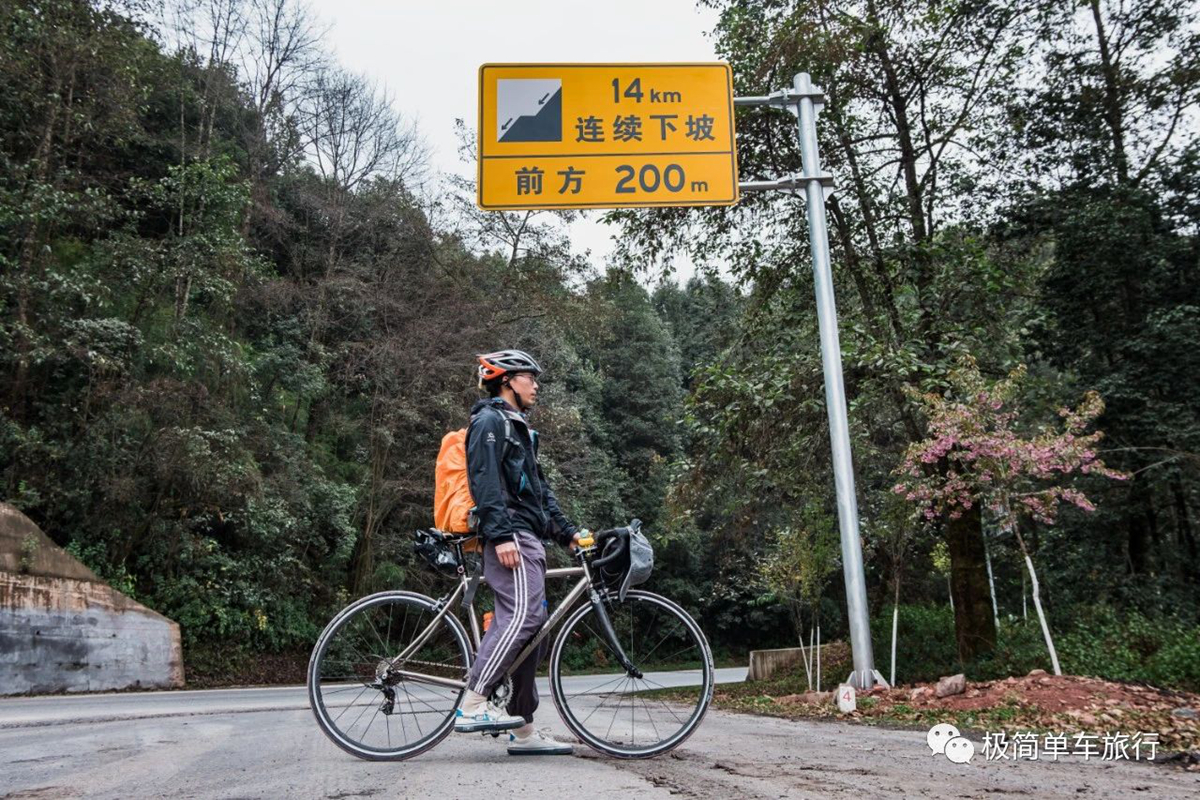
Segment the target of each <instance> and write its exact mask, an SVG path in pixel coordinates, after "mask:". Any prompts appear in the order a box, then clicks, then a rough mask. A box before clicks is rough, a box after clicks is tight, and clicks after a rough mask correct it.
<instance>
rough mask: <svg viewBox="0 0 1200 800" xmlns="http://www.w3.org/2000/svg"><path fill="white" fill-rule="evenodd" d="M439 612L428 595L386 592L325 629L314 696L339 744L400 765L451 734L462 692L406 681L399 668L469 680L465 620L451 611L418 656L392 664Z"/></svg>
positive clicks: (311, 675) (312, 672) (311, 668)
mask: <svg viewBox="0 0 1200 800" xmlns="http://www.w3.org/2000/svg"><path fill="white" fill-rule="evenodd" d="M436 615H437V610H436V606H435V604H434V601H433V600H431V599H429V598H428V597H425V596H423V595H419V594H414V593H411V592H381V593H379V594H374V595H371V596H369V597H364V598H363V599H361V600H359V601H357V602H355V603H352V604H351V605H349V606H347V607H346V608H345V609H344V610H342V611H341V612H340V613H339V614H338V615H337V616H336V617H334V619H333V620H332V621H331V622H330V623H329V625H327V626H326V628H325V630H324V632H322V634H321V636H320V638H319V639H318V640H317V644H316V646H315V647H313V652H312V656H311V658H310V659H309V662H308V697H309V704H310V705H311V706H312V710H313V714H314V715H315V716H316V718H317V724H318V725H320V727H321V730H322V731H324V732H325V735H326V736H328V737H329V738H330V739H332V740H333V742H334V744H336V745H337V746H338V747H340V748H342V749H343V750H345V751H346V752H347V753H350V754H352V755H355V756H357V757H359V758H363V759H367V760H371V761H398V760H401V759H405V758H412V757H413V756H416V755H419V754H421V753H423V752H425V751H426V750H428V749H429V748H431V747H433V746H434V745H435V744H437V743H438V742H440V741H441V740H442V739H443V738H444V737H445V736H446V735H447V734H448V733H449V732H450V730H451V729H452V728H453V726H454V710H455V709H456V708H457V707H458V703H459V700H460V698H461V696H462V692H463V690H462V689H458V688H453V687H447V686H439V685H436V684H432V683H427V682H416V681H413V680H411V679H407V680H406V679H404V678H402V677H400V676H399V675H397V674H396V673H395V669H396V668H399V669H403V670H408V671H410V672H419V673H422V674H424V675H430V676H435V677H442V678H451V679H454V680H460V681H465V680H466V676H467V672H468V670H469V669H470V666H471V656H470V651H469V648H468V645H467V634H466V631H464V630H463V627H462V623H460V622H459V621H458V619H456V618H455V617H454V616H453V615H449V614H447V615H446V616H445V617H443V618H442V619H441V620H440V621H439V622H438V625H437V627H436V628H435V629H434V630H433V633H432V635H431V636H430V637H429V638H428V640H427V641H425V642H424V644H422V645H421V647H420V648H418V649H417V650H416V652H414V653H413V654H412V655H411V656H410V657H409V658H407V659H405V660H404V661H403V662H397V663H395V664H392V665H390V667H389V662H390V661H391V660H392V659H394V658H395V657H396V656H398V655H399V654H400V653H402V652H404V650H405V649H406V648H407V647H408V646H409V645H410V644H411V643H412V642H413V641H415V640H416V639H417V638H418V637H419V636H420V635H421V634H422V632H423V631H425V629H426V628H427V627H428V626H429V624H430V623H431V622H432V621H433V619H434V617H435V616H436Z"/></svg>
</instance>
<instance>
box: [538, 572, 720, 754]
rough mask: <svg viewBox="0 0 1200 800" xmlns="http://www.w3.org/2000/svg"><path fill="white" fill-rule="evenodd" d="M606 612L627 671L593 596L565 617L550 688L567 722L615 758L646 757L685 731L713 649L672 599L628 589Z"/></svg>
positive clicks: (705, 686)
mask: <svg viewBox="0 0 1200 800" xmlns="http://www.w3.org/2000/svg"><path fill="white" fill-rule="evenodd" d="M607 614H608V616H609V619H610V621H611V623H612V627H613V630H614V631H615V632H616V636H617V641H618V643H619V644H620V645H621V649H622V650H624V651H625V655H626V656H627V657H628V658H629V660H630V661H631V662H632V663H633V665H634V666H635V667H636V668H637V670H638V671H639V672H640V673H641V677H634V676H631V675H629V674H628V673H627V672H626V670H625V668H624V667H622V666H621V664H620V661H619V660H618V658H617V655H616V652H615V651H614V649H613V648H612V646H611V645H610V644H609V640H608V638H607V637H606V636H605V635H604V633H603V630H604V626H603V623H602V622H601V620H600V619H598V618H597V616H596V611H595V609H594V608H593V607H592V606H591V604H590V603H589V604H586V605H583V606H580V607H579V608H578V609H576V610H575V611H574V613H572V614H571V616H570V617H569V618H568V619H567V621H566V622H565V623H564V624H563V627H562V630H561V631H559V634H558V636H557V637H556V639H555V641H554V649H553V651H552V652H551V654H550V689H551V693H552V694H553V696H554V704H555V705H556V706H557V707H558V712H559V714H560V715H561V716H562V718H563V722H564V723H566V725H567V727H568V728H570V729H571V731H572V732H573V733H574V734H575V735H576V736H578V737H579V738H580V740H582V741H583V742H586V743H587V744H588V745H590V746H591V747H593V748H595V749H596V750H599V751H600V752H602V753H606V754H608V755H611V756H616V757H617V758H649V757H651V756H656V755H660V754H662V753H665V752H667V751H669V750H672V749H674V748H675V747H677V746H679V744H680V743H682V742H683V741H684V740H685V739H687V737H689V736H691V735H692V733H693V732H694V731H695V730H696V728H697V727H698V726H699V725H700V721H701V720H702V719H703V718H704V713H705V711H707V710H708V705H709V703H710V702H711V701H712V692H713V664H712V651H711V650H710V649H709V646H708V640H707V639H705V638H704V633H703V632H702V631H701V630H700V626H699V625H697V624H696V622H695V620H693V619H692V618H691V617H690V616H688V613H687V612H686V611H684V610H683V609H682V608H680V607H679V606H678V605H676V604H675V603H673V602H672V601H670V600H668V599H666V598H665V597H661V596H659V595H656V594H652V593H651V592H642V591H631V592H629V593H628V594H627V595H626V596H625V600H624V601H623V602H614V603H612V605H610V606H608V607H607Z"/></svg>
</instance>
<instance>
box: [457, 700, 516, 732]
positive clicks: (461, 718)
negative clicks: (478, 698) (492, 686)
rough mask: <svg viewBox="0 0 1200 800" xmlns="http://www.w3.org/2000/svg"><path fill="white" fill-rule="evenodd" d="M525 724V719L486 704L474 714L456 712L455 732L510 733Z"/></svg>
mask: <svg viewBox="0 0 1200 800" xmlns="http://www.w3.org/2000/svg"><path fill="white" fill-rule="evenodd" d="M524 724H525V718H524V717H516V716H513V715H512V714H509V713H508V712H506V711H505V710H504V709H503V708H500V706H498V705H496V704H495V703H492V702H488V703H485V704H484V705H482V706H480V707H479V708H478V709H476V710H475V711H473V712H472V711H467V712H466V713H463V710H462V709H461V708H459V709H456V710H455V712H454V730H456V731H458V732H459V733H479V732H481V731H508V730H512V729H513V728H519V727H521V726H522V725H524Z"/></svg>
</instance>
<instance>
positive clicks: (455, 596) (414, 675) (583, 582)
mask: <svg viewBox="0 0 1200 800" xmlns="http://www.w3.org/2000/svg"><path fill="white" fill-rule="evenodd" d="M576 575H578V576H580V579H579V582H578V583H576V584H575V586H574V587H572V589H571V591H570V592H568V593H567V596H566V597H564V598H563V600H562V602H561V603H559V604H558V605H557V606H556V607H555V609H554V613H553V614H551V615H550V617H549V618H548V619H547V620H546V623H545V624H544V625H542V627H541V629H540V630H539V631H538V632H537V634H536V635H535V636H534V637H533V639H531V640H530V642H529V644H527V645H525V648H524V649H523V650H521V652H520V654H519V655H518V656H517V658H516V660H515V661H513V663H512V666H511V667H509V668H508V672H507V673H505V674H506V675H508V676H511V675H512V673H513V670H515V669H516V668H517V667H518V666H520V665H521V664H522V663H524V661H525V659H526V658H528V657H529V656H530V655H532V654H533V652H534V651H535V650H536V649H537V647H538V645H540V644H541V643H542V640H544V639H545V638H546V637H547V636H548V635H549V634H550V631H552V630H554V628H555V626H557V625H558V623H559V622H561V621H562V618H563V617H565V616H566V615H567V613H568V612H569V611H571V609H572V608H574V606H575V603H576V602H578V600H579V598H581V597H583V596H584V595H585V594H587V592H588V590H589V589H590V588H591V585H592V578H591V575H590V573H589V572H588V569H587V566H586V565H584V566H579V567H562V568H558V569H548V570H546V578H547V580H549V579H551V578H571V577H575V576H576ZM479 582H480V583H487V579H486V578H484V577H483V576H482V575H480V576H479ZM469 585H470V579H468V578H467V576H466V574H465V573H460V574H459V576H458V586H456V587H455V588H454V591H453V592H451V593H450V594H449V595H448V596H446V597H444V598H442V599H441V600H439V601H438V606H439V608H438V612H437V614H436V615H434V618H433V619H432V620H430V622H429V624H428V625H427V626H425V630H423V631H421V633H420V635H419V636H418V637H417V638H416V639H414V640H413V642H412V643H411V644H410V645H409V646H408V647H406V648H404V651H403V652H401V653H400V655H398V656H396V657H395V658H393V659H391V661H389V662H388V666H389V667H391V668H392V669H391V671H392V673H393V674H395V675H399V676H400V677H401V678H404V679H405V680H410V681H414V682H416V683H432V684H435V685H437V686H446V687H449V688H452V689H465V688H467V682H466V681H458V680H454V679H453V678H442V677H439V676H437V675H425V674H424V673H420V672H409V671H408V670H404V669H395V664H396V663H397V662H399V661H403V660H405V659H407V658H409V657H411V656H412V654H413V653H415V652H417V651H418V650H420V649H421V647H422V645H424V644H425V642H427V641H429V638H430V637H431V636H433V634H434V632H435V631H436V630H437V627H438V625H439V624H440V623H441V621H442V619H443V618H444V617H445V616H446V615H447V614H449V613H450V612H451V611H453V610H454V608H455V607H456V606H457V605H458V604H459V602H460V601H461V600H462V598H463V596H464V595H465V594H466V592H467V587H468V586H469ZM466 612H467V617H468V619H469V620H470V623H471V638H472V641H471V646H472V652H471V656H472V661H474V656H475V655H476V654H477V653H478V652H479V645H480V643H481V642H482V641H483V637H482V635H481V634H480V631H479V618H478V617H477V616H476V614H475V606H474V605H473V604H472V605H470V606H467V607H466Z"/></svg>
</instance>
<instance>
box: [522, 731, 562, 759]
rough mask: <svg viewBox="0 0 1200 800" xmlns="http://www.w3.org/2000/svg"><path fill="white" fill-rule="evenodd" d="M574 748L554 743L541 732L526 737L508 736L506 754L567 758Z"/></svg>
mask: <svg viewBox="0 0 1200 800" xmlns="http://www.w3.org/2000/svg"><path fill="white" fill-rule="evenodd" d="M574 752H575V748H574V747H571V745H569V744H565V743H563V742H556V741H555V740H553V739H551V738H550V737H549V736H547V735H545V734H544V733H542V732H541V731H534V732H533V733H531V734H529V735H528V736H524V737H522V736H514V735H513V734H511V733H510V734H508V754H509V755H510V756H569V755H571V753H574Z"/></svg>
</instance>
